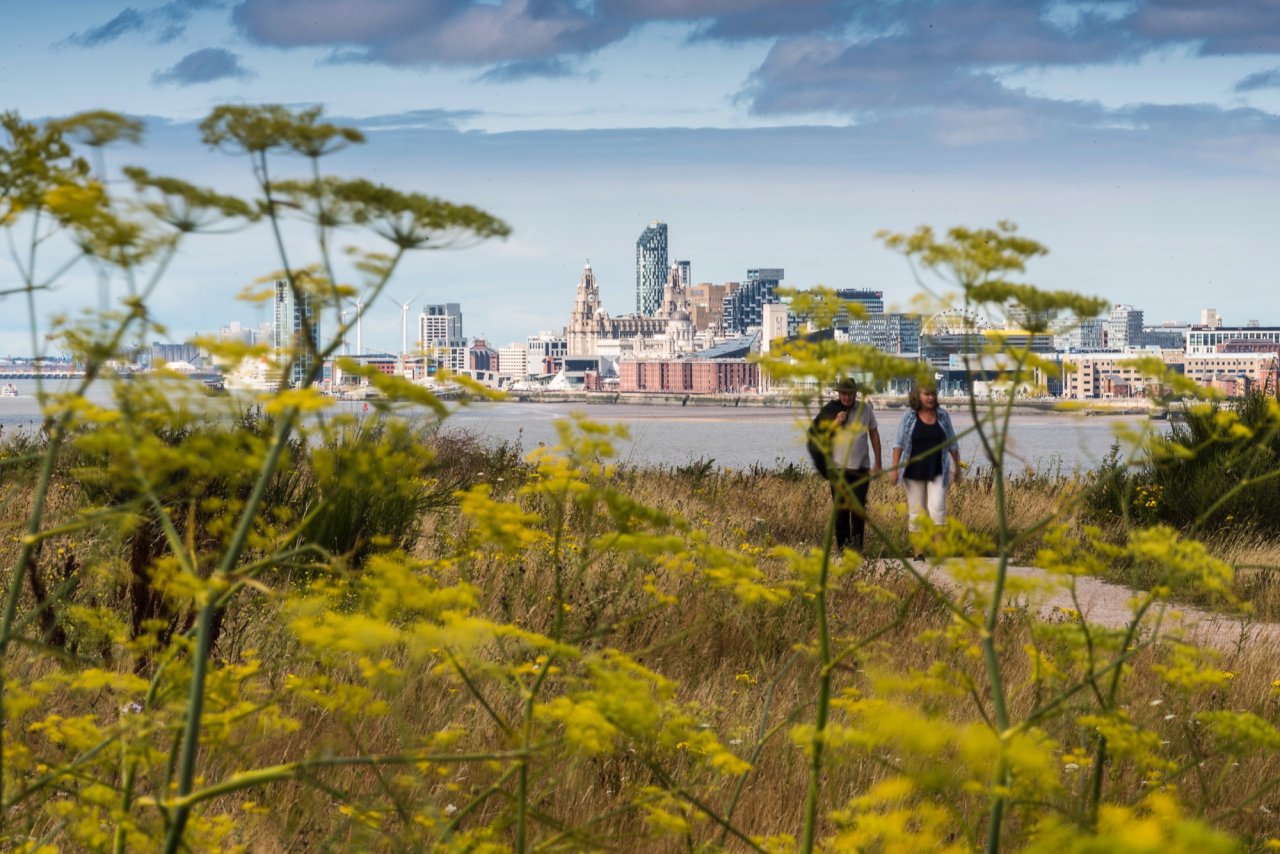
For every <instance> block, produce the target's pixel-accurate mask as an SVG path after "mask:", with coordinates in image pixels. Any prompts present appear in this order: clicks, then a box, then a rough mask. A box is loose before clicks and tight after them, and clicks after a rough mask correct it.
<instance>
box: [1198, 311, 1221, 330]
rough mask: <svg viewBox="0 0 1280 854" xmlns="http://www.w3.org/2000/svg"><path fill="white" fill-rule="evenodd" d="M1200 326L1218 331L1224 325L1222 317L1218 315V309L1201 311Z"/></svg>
mask: <svg viewBox="0 0 1280 854" xmlns="http://www.w3.org/2000/svg"><path fill="white" fill-rule="evenodd" d="M1200 325H1201V326H1208V327H1209V328H1210V329H1216V328H1217V327H1219V326H1221V325H1222V315H1220V314H1218V310H1217V309H1216V308H1202V309H1200Z"/></svg>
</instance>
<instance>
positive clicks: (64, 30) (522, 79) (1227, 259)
mask: <svg viewBox="0 0 1280 854" xmlns="http://www.w3.org/2000/svg"><path fill="white" fill-rule="evenodd" d="M1231 11H1232V14H1230V15H1228V14H1225V13H1222V8H1221V5H1220V4H1216V3H1209V2H1208V0H1177V2H1174V0H1133V2H1125V3H1118V2H1117V3H1111V2H1089V3H1074V2H1063V0H1054V2H1048V0H1045V2H1013V0H983V1H982V2H968V3H959V2H924V0H900V2H896V3H891V4H850V3H847V2H835V1H834V0H833V2H823V0H806V2H804V3H799V4H796V3H784V2H782V0H752V2H749V3H742V4H734V5H726V4H723V3H719V2H712V0H690V2H687V3H684V4H680V5H679V7H678V8H677V6H676V5H673V4H665V3H656V2H652V0H599V2H596V3H594V4H572V3H568V2H549V3H542V4H533V3H529V2H524V0H491V1H490V2H483V3H471V2H465V0H457V2H453V3H444V4H421V3H414V2H409V0H382V2H379V3H376V4H362V5H352V4H342V3H337V2H324V1H323V0H320V1H319V2H313V3H309V4H307V5H306V6H305V13H304V12H303V6H301V5H299V4H298V3H297V1H296V0H246V2H222V0H169V2H160V3H148V4H144V5H139V6H136V7H128V6H125V5H123V4H120V5H118V6H112V5H109V4H104V3H101V2H96V3H89V2H87V0H73V2H68V3H65V4H58V6H57V8H56V9H54V8H45V7H37V6H31V7H23V8H20V9H15V10H12V11H10V12H8V13H7V15H6V25H7V26H6V27H5V28H4V31H3V32H0V52H2V55H3V56H5V60H4V62H3V64H2V65H0V86H3V90H4V91H5V93H6V100H5V102H4V103H0V108H4V109H17V110H19V111H20V112H21V114H22V115H23V117H24V118H26V119H42V118H48V117H55V116H61V115H66V114H68V113H71V112H74V111H77V110H83V109H91V108H105V109H113V110H119V111H122V112H125V113H129V114H132V115H136V116H140V117H143V118H144V119H146V121H147V123H148V138H147V142H146V147H145V148H144V149H141V150H131V149H128V148H120V149H113V150H111V151H109V152H108V158H109V163H110V165H112V166H113V167H116V168H118V167H119V166H120V165H123V164H126V163H141V164H143V165H146V166H147V167H149V168H150V169H152V170H153V171H155V172H159V173H164V174H175V175H178V176H180V177H187V178H191V179H194V180H197V181H199V182H201V183H205V184H210V185H215V186H218V187H219V188H221V189H225V190H228V191H233V192H240V193H247V191H248V189H249V180H248V168H247V165H246V164H245V163H243V162H242V161H240V160H237V159H234V158H231V157H228V156H226V155H223V154H218V153H213V152H209V151H206V150H205V149H204V148H203V147H202V146H201V145H200V143H199V139H198V133H197V131H196V128H195V124H196V122H198V120H199V119H200V118H201V117H202V116H203V115H204V114H206V113H207V112H208V110H209V109H210V108H211V107H212V106H214V105H215V104H218V103H223V102H236V103H262V102H281V103H287V104H291V105H295V106H301V105H306V104H312V103H318V104H323V105H324V106H326V108H327V116H328V117H329V118H330V119H331V120H333V121H337V122H346V123H351V124H354V125H355V126H357V127H360V128H361V129H362V130H363V131H364V132H365V133H366V134H367V135H368V137H369V143H368V145H366V146H360V147H355V148H352V149H350V150H348V151H346V152H343V153H341V154H339V155H337V156H335V157H334V158H332V160H331V161H330V165H331V168H332V169H333V170H334V171H336V172H338V173H339V174H343V175H365V176H367V177H370V178H372V179H373V180H377V181H382V182H385V183H388V184H391V185H393V186H396V187H398V188H402V189H414V190H421V191H424V192H428V193H431V194H433V195H438V196H441V197H443V198H447V199H450V200H452V201H457V202H466V203H472V204H476V205H479V206H481V207H483V208H485V209H486V210H488V211H490V212H491V213H493V214H495V215H497V216H500V217H502V218H504V219H506V220H507V221H508V222H509V223H510V224H511V225H512V226H513V228H514V233H513V236H512V237H511V239H510V240H508V241H495V242H492V243H490V244H486V245H484V246H481V247H479V248H477V249H472V250H467V251H463V252H454V253H435V254H430V253H428V254H425V255H424V256H422V257H418V258H415V259H413V261H412V262H411V263H410V264H408V265H407V266H406V267H405V268H404V270H403V271H402V272H401V274H400V275H399V276H398V277H397V279H396V280H395V281H394V282H393V285H392V289H393V292H395V293H406V294H410V295H412V294H417V293H421V294H422V299H423V300H424V301H426V302H431V303H443V302H460V303H462V304H464V306H469V307H468V308H467V311H468V326H469V328H470V329H471V330H472V331H473V334H474V335H476V336H480V335H483V336H485V337H486V338H488V339H490V340H493V341H500V342H501V341H511V340H523V338H524V337H526V336H527V335H529V334H532V333H535V332H537V331H538V330H541V329H554V328H559V326H561V325H563V316H564V312H563V308H562V306H563V304H564V300H565V297H564V295H565V294H566V293H568V294H572V289H573V285H574V282H575V281H576V279H577V275H578V271H579V269H580V267H581V264H582V260H583V259H584V258H590V259H591V260H592V263H593V266H594V268H595V270H596V274H597V275H598V277H599V280H600V288H601V297H602V300H603V301H604V302H605V303H606V304H608V305H613V306H617V307H618V308H619V309H621V308H623V307H624V306H628V305H630V304H634V287H635V272H634V255H635V245H634V241H635V238H636V235H637V234H638V233H639V232H640V231H641V230H642V229H643V227H644V225H645V223H648V222H650V221H652V220H655V219H661V220H662V221H664V222H666V223H667V224H668V226H669V228H670V247H671V249H670V252H671V257H674V258H680V259H687V260H690V261H692V263H693V265H694V269H695V277H694V278H695V281H698V282H723V281H741V280H742V279H743V277H744V276H745V273H746V271H747V270H748V269H754V268H758V267H760V266H761V265H778V266H780V267H784V268H785V269H786V270H787V273H788V279H787V281H786V282H785V284H787V285H788V286H791V287H797V288H807V287H812V286H814V285H818V284H823V285H826V286H828V287H832V288H873V289H877V290H883V291H884V292H885V294H886V300H887V301H888V302H891V303H896V304H897V305H900V306H901V305H903V304H905V303H906V301H907V300H908V298H909V297H910V296H911V294H912V292H913V290H914V283H913V281H912V279H911V276H910V272H909V270H908V269H907V267H906V265H905V263H904V262H903V261H902V259H901V258H900V257H899V256H897V255H895V254H894V253H891V252H888V251H886V250H885V249H883V247H881V246H880V245H879V244H878V242H877V241H876V240H875V238H874V234H875V233H876V231H877V230H879V229H882V228H887V229H890V230H895V231H906V230H911V229H913V228H915V227H916V226H917V225H920V224H931V225H933V226H935V227H937V228H947V227H949V226H952V225H969V226H987V225H991V224H993V223H994V222H995V221H997V220H999V219H1010V220H1012V221H1014V222H1017V223H1018V224H1019V225H1020V226H1021V229H1022V232H1023V233H1024V234H1026V235H1027V236H1029V237H1032V238H1034V239H1036V240H1039V241H1041V242H1043V243H1045V244H1046V245H1048V247H1049V248H1050V250H1051V254H1050V255H1049V256H1047V257H1046V258H1043V259H1037V260H1036V261H1035V262H1034V264H1033V266H1032V267H1031V269H1030V270H1029V271H1028V276H1027V279H1028V280H1029V281H1031V282H1033V283H1036V284H1039V285H1042V286H1044V287H1046V288H1051V289H1071V290H1078V291H1082V292H1084V293H1088V294H1091V295H1099V296H1102V297H1104V298H1106V299H1107V300H1108V301H1109V302H1112V303H1122V304H1133V305H1137V306H1146V309H1147V319H1148V321H1149V322H1152V323H1159V322H1161V321H1164V320H1194V319H1195V317H1196V316H1197V315H1198V312H1199V310H1200V309H1201V308H1203V307H1205V306H1206V305H1213V306H1215V307H1216V308H1217V309H1218V311H1219V312H1220V313H1221V314H1222V316H1223V318H1224V320H1225V322H1227V323H1228V324H1232V325H1243V324H1244V323H1245V322H1246V321H1247V320H1249V319H1260V320H1262V321H1263V322H1273V321H1272V318H1270V317H1269V316H1268V315H1269V310H1268V307H1267V304H1266V302H1265V294H1266V293H1268V292H1269V290H1270V288H1271V287H1272V286H1271V285H1270V283H1269V278H1270V276H1271V271H1272V270H1274V269H1276V267H1277V266H1280V250H1277V249H1275V248H1274V247H1273V244H1274V242H1275V241H1273V240H1272V239H1271V237H1270V232H1271V231H1272V227H1271V220H1270V217H1271V216H1272V213H1271V208H1272V202H1271V200H1272V199H1273V198H1274V197H1275V196H1276V194H1277V190H1278V189H1280V181H1278V180H1277V179H1278V178H1280V12H1277V11H1276V10H1275V8H1274V6H1272V5H1271V4H1267V3H1262V2H1242V3H1238V4H1234V5H1233V6H1232V10H1231ZM375 13H376V14H375ZM306 260H310V259H306ZM277 266H278V263H277V262H276V261H275V259H274V258H273V256H272V250H271V246H270V240H269V238H268V235H267V234H266V232H265V229H262V228H258V229H254V230H250V231H248V232H245V233H242V234H238V235H235V236H229V237H222V238H216V239H215V238H206V239H202V240H199V241H196V242H193V243H192V244H191V245H190V246H189V248H188V249H187V251H186V252H185V253H184V255H183V257H182V258H181V259H179V261H178V263H177V264H175V266H174V268H173V270H172V271H171V273H170V275H169V276H168V278H167V280H166V284H165V285H164V286H163V287H162V288H161V290H160V291H159V293H158V295H157V299H156V300H155V301H154V305H153V307H154V309H155V312H156V315H157V317H158V318H159V319H160V320H161V321H163V322H164V323H166V324H167V325H168V327H169V328H170V330H171V335H172V337H173V338H174V339H175V340H181V339H183V338H185V337H186V336H188V335H189V334H191V333H193V332H197V331H204V332H208V331H210V329H209V326H210V325H214V326H215V327H216V325H218V324H220V323H223V322H227V321H230V320H237V319H238V320H241V321H242V322H245V323H247V324H250V325H252V324H254V323H256V322H259V321H260V320H262V319H265V318H264V317H262V316H259V315H258V314H255V313H254V310H253V309H251V308H249V307H247V306H238V305H236V304H234V303H233V302H232V298H233V296H234V295H235V294H236V293H237V292H239V291H240V289H241V288H242V287H243V286H244V285H246V284H247V283H249V282H251V281H252V280H254V279H255V278H257V277H259V276H261V275H263V274H264V273H268V272H270V271H271V270H274V269H276V267H277ZM11 282H12V269H11V268H10V267H9V266H8V265H7V264H6V265H4V266H0V284H10V283H11ZM6 302H8V303H9V305H6V306H5V308H4V310H3V311H0V351H3V352H14V353H20V352H25V351H26V350H28V349H29V344H28V340H29V339H28V337H27V333H26V331H25V327H24V326H23V325H22V319H21V316H22V313H21V312H18V311H13V310H9V308H10V306H11V305H13V304H14V303H12V301H11V300H8V301H6ZM96 303H97V298H96V281H95V277H94V275H93V273H92V271H91V270H90V269H88V268H87V266H85V265H81V266H80V267H78V268H77V269H76V270H75V271H74V272H73V274H72V275H71V276H69V277H67V278H66V279H65V280H64V281H63V282H62V284H61V285H60V287H59V289H58V290H57V291H56V292H54V293H50V294H43V295H41V302H40V311H41V315H42V318H43V317H47V316H48V315H50V314H52V313H54V312H58V311H63V312H68V311H69V312H74V311H75V310H76V309H78V308H80V307H82V306H94V305H96ZM1270 313H1274V312H1273V311H1272V312H1270ZM211 318H217V319H218V321H217V323H216V324H211V323H210V319H211ZM399 321H400V318H399V311H398V310H397V311H394V312H393V311H392V310H391V308H390V302H389V301H384V302H382V303H380V304H379V305H377V306H373V307H371V308H370V313H369V314H368V315H366V326H365V329H364V333H365V338H366V346H367V347H370V348H372V347H378V348H379V349H386V350H388V351H393V350H394V349H396V348H397V347H398V341H399V337H400V322H399Z"/></svg>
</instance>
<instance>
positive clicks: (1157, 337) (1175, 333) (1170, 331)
mask: <svg viewBox="0 0 1280 854" xmlns="http://www.w3.org/2000/svg"><path fill="white" fill-rule="evenodd" d="M1190 331H1191V327H1190V326H1189V325H1187V324H1185V323H1162V324H1160V325H1159V326H1144V327H1143V328H1142V338H1141V339H1140V341H1139V343H1140V344H1141V346H1143V347H1157V348H1159V349H1161V350H1185V349H1187V333H1188V332H1190Z"/></svg>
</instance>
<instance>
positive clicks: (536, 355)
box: [525, 331, 569, 376]
mask: <svg viewBox="0 0 1280 854" xmlns="http://www.w3.org/2000/svg"><path fill="white" fill-rule="evenodd" d="M525 342H526V343H525V349H526V350H527V353H528V355H527V357H526V358H527V360H528V361H527V366H526V370H527V371H528V373H529V374H530V375H531V376H537V375H540V374H554V373H555V372H556V371H558V370H560V368H561V366H563V365H564V358H565V355H567V354H568V352H569V342H568V340H567V339H566V338H565V336H564V335H559V334H557V333H555V332H545V331H544V332H539V333H538V334H537V335H530V336H529V337H528V338H527V339H525Z"/></svg>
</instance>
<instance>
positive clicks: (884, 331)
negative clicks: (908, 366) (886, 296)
mask: <svg viewBox="0 0 1280 854" xmlns="http://www.w3.org/2000/svg"><path fill="white" fill-rule="evenodd" d="M922 323H923V319H922V318H921V317H920V315H918V314H909V313H897V312H895V313H893V314H872V315H870V316H869V317H867V318H865V319H863V320H851V321H849V324H848V326H847V327H845V329H844V330H843V334H844V337H845V340H847V341H849V342H850V343H852V344H869V345H871V346H872V347H875V348H876V349H877V350H880V351H882V352H885V353H897V354H901V353H919V352H920V329H921V326H922Z"/></svg>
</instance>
